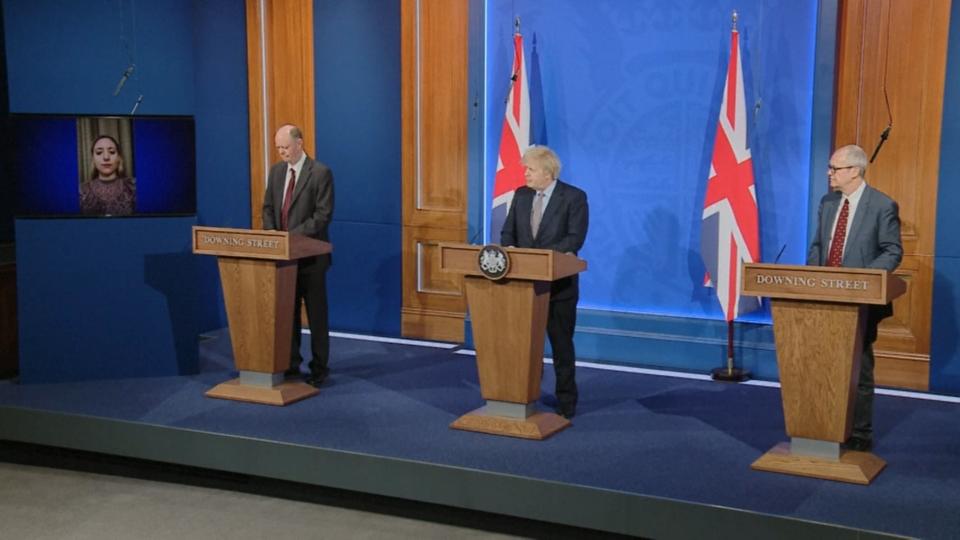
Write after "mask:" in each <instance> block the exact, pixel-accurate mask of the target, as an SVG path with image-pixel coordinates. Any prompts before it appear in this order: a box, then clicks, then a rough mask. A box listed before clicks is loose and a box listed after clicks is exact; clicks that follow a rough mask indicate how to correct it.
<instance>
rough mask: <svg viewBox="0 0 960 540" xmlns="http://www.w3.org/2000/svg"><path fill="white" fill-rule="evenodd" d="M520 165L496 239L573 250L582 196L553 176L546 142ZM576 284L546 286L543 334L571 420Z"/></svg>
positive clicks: (553, 160) (579, 235)
mask: <svg viewBox="0 0 960 540" xmlns="http://www.w3.org/2000/svg"><path fill="white" fill-rule="evenodd" d="M523 166H524V180H525V181H526V184H527V185H526V186H523V187H520V188H517V190H516V191H515V192H514V194H513V201H512V202H511V203H510V210H509V212H508V213H507V219H506V221H505V222H504V223H503V229H502V230H501V231H500V243H501V244H502V245H504V246H514V247H525V248H539V249H552V250H554V251H560V252H563V253H573V254H576V253H577V252H578V251H580V248H581V247H583V242H584V240H586V238H587V224H588V221H589V217H588V216H589V211H588V208H587V194H586V193H584V192H583V191H582V190H580V189H577V188H575V187H573V186H571V185H570V184H567V183H565V182H561V181H560V180H559V177H560V160H559V159H558V158H557V155H556V154H554V153H553V151H552V150H550V149H549V148H547V147H546V146H534V147H533V148H530V149H529V150H527V151H526V153H524V155H523ZM579 283H580V281H579V277H578V276H577V275H572V276H569V277H565V278H563V279H558V280H557V281H554V282H553V284H552V285H551V286H550V307H549V313H548V315H547V336H549V338H550V347H551V348H552V349H553V371H554V373H555V374H556V376H557V386H556V397H557V407H556V409H557V414H560V415H561V416H563V417H564V418H573V416H574V415H575V414H576V412H577V399H578V392H577V382H576V377H575V368H576V352H575V351H574V348H573V332H574V329H575V328H576V325H577V301H578V300H579V297H580V285H579Z"/></svg>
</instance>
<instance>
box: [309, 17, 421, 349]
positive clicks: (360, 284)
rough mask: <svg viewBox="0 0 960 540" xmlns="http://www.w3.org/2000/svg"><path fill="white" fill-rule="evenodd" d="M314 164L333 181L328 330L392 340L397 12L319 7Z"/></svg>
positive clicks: (396, 321)
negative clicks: (327, 168) (330, 172)
mask: <svg viewBox="0 0 960 540" xmlns="http://www.w3.org/2000/svg"><path fill="white" fill-rule="evenodd" d="M314 55H315V61H316V85H315V87H314V88H315V92H316V100H317V103H316V106H317V133H316V138H317V156H316V158H317V159H319V160H320V161H323V162H325V163H327V164H328V165H329V166H330V167H331V168H332V169H333V173H334V186H335V190H336V207H335V210H334V213H333V224H332V225H331V227H330V239H331V241H332V242H333V246H334V251H333V267H332V268H331V269H330V273H329V275H328V289H329V297H330V325H331V328H334V329H340V330H349V331H359V332H366V333H376V334H388V335H398V334H399V333H400V308H401V267H400V263H401V260H400V250H401V225H400V223H401V221H400V217H401V207H402V205H401V203H402V199H401V192H400V188H401V170H400V149H401V144H400V3H399V2H396V1H394V0H351V1H350V2H343V1H340V0H316V1H315V2H314Z"/></svg>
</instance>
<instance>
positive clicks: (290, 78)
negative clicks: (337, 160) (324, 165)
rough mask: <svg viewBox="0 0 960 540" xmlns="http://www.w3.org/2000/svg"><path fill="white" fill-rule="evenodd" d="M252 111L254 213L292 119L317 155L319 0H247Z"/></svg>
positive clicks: (255, 221)
mask: <svg viewBox="0 0 960 540" xmlns="http://www.w3.org/2000/svg"><path fill="white" fill-rule="evenodd" d="M246 11H247V77H248V93H249V107H250V110H249V113H250V217H251V224H252V227H253V228H255V229H259V228H261V227H262V226H263V220H262V218H261V207H262V206H263V192H264V190H265V188H266V182H267V171H268V169H269V166H270V165H271V164H273V163H274V162H276V161H278V160H279V156H278V155H277V153H276V151H275V150H274V142H273V137H274V134H275V133H276V131H277V128H278V127H279V126H280V125H282V124H286V123H290V124H296V125H298V126H300V128H301V129H302V130H303V134H304V149H305V150H306V152H307V154H309V155H310V156H311V157H316V151H315V148H316V143H315V141H316V138H315V134H316V116H317V115H316V106H315V97H314V86H313V85H314V59H313V2H309V1H304V0H246Z"/></svg>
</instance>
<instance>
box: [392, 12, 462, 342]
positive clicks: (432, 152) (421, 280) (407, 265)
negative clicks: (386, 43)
mask: <svg viewBox="0 0 960 540" xmlns="http://www.w3.org/2000/svg"><path fill="white" fill-rule="evenodd" d="M468 7H469V2H468V0H403V2H402V3H401V64H402V65H401V102H402V109H403V112H402V131H403V136H402V138H403V149H402V153H403V311H402V314H401V330H402V332H403V334H404V335H406V336H411V337H422V338H432V339H443V340H449V341H461V340H462V339H463V322H464V318H465V312H466V300H465V297H464V294H463V283H462V278H456V277H451V276H446V275H443V274H440V272H439V270H438V268H439V264H438V261H437V259H436V252H437V250H436V245H437V243H438V242H440V241H458V242H462V241H465V240H466V234H467V222H466V216H467V121H468V118H467V115H468V110H467V106H468V101H469V100H468V94H467V61H468V60H467V30H468V11H467V10H468Z"/></svg>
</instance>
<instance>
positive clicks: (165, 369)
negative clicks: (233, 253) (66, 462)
mask: <svg viewBox="0 0 960 540" xmlns="http://www.w3.org/2000/svg"><path fill="white" fill-rule="evenodd" d="M112 6H113V7H115V8H116V9H115V10H114V11H110V10H104V9H92V8H91V5H90V3H87V2H64V1H54V0H39V1H34V2H17V1H6V2H4V30H5V39H6V52H7V65H8V70H9V71H8V73H9V90H10V111H11V112H17V113H67V114H126V113H129V112H130V111H131V109H132V107H133V104H134V103H135V101H136V99H137V97H138V96H139V95H141V94H142V95H143V101H142V104H141V105H140V107H139V109H138V111H137V112H138V114H187V115H189V114H193V115H195V117H196V135H197V137H196V139H197V176H198V181H199V185H198V189H197V196H198V217H197V219H194V218H123V219H74V220H62V219H58V220H31V219H20V220H17V221H16V244H17V262H18V266H17V272H18V300H19V304H18V315H19V324H20V343H21V349H20V355H21V373H22V377H23V380H24V381H25V382H48V381H57V380H72V379H83V378H102V377H128V376H153V375H172V374H180V373H190V372H194V371H196V369H197V341H196V340H197V337H198V335H199V333H200V332H202V331H205V330H209V329H212V328H219V327H222V326H224V325H225V319H224V317H223V314H222V308H221V307H220V302H219V301H218V297H217V294H218V291H219V280H218V276H217V275H216V270H215V264H214V262H213V261H212V260H205V259H204V258H201V257H196V256H194V255H192V253H191V252H190V227H191V226H192V225H194V224H196V223H197V222H198V221H199V222H200V223H211V224H218V225H228V226H229V225H234V226H248V225H249V218H248V217H247V215H248V211H247V208H248V207H249V195H248V188H247V186H248V180H247V179H248V178H249V172H248V171H249V159H248V158H247V136H246V125H247V117H246V108H247V99H246V93H245V88H246V71H245V70H246V49H245V47H244V46H243V43H244V42H245V23H244V9H243V5H242V4H238V3H237V2H231V1H227V0H217V1H214V2H193V1H190V0H171V1H166V2H139V3H137V2H119V3H115V4H112ZM37 36H43V39H38V38H37ZM131 63H134V64H136V69H135V71H134V73H133V77H131V79H130V80H129V81H127V83H126V85H125V86H124V87H123V88H122V90H121V92H120V94H119V95H118V96H116V97H114V96H113V95H112V94H113V91H114V88H115V87H116V85H117V82H118V80H119V78H120V74H121V73H122V72H123V70H124V69H125V68H126V67H127V66H128V65H129V64H131ZM38 65H42V66H43V69H38Z"/></svg>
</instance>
